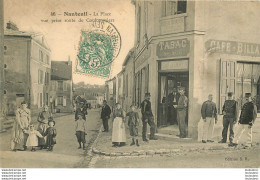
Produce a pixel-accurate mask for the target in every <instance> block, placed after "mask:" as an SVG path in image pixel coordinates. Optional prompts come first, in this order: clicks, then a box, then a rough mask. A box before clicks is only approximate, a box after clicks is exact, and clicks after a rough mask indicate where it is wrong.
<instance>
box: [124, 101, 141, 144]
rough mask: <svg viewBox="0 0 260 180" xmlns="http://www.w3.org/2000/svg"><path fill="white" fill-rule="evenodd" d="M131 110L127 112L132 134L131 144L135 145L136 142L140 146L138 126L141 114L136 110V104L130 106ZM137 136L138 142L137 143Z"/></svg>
mask: <svg viewBox="0 0 260 180" xmlns="http://www.w3.org/2000/svg"><path fill="white" fill-rule="evenodd" d="M130 108H131V110H130V112H128V113H127V114H126V117H128V126H129V130H130V136H132V143H131V144H130V146H133V145H135V144H136V146H139V143H138V126H139V115H138V113H137V112H136V111H135V106H134V105H131V106H130ZM135 138H136V143H135Z"/></svg>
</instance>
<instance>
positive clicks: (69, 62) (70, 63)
mask: <svg viewBox="0 0 260 180" xmlns="http://www.w3.org/2000/svg"><path fill="white" fill-rule="evenodd" d="M68 65H69V66H71V65H72V62H71V60H70V56H68Z"/></svg>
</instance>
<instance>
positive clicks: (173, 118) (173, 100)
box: [168, 88, 177, 124]
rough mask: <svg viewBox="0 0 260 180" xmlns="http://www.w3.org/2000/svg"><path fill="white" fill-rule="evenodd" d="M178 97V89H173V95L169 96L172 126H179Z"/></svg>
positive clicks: (169, 115) (169, 118)
mask: <svg viewBox="0 0 260 180" xmlns="http://www.w3.org/2000/svg"><path fill="white" fill-rule="evenodd" d="M176 95H177V94H176V88H173V91H172V93H170V94H169V95H168V122H170V124H177V111H176V106H177V99H176Z"/></svg>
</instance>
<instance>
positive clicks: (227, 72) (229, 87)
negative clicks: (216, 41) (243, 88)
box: [219, 60, 236, 112]
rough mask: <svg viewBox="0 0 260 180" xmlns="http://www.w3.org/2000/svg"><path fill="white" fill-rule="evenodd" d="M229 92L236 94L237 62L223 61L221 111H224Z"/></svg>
mask: <svg viewBox="0 0 260 180" xmlns="http://www.w3.org/2000/svg"><path fill="white" fill-rule="evenodd" d="M228 92H233V93H234V94H235V93H236V62H235V61H232V60H221V69H220V99H219V102H220V103H219V110H221V109H222V107H223V105H224V102H225V100H226V97H227V93H228ZM219 112H221V111H219Z"/></svg>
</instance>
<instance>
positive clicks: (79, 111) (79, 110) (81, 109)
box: [75, 102, 88, 121]
mask: <svg viewBox="0 0 260 180" xmlns="http://www.w3.org/2000/svg"><path fill="white" fill-rule="evenodd" d="M87 114H88V112H87V107H85V106H84V102H80V103H79V107H78V108H77V109H76V112H75V121H77V120H78V119H79V117H78V116H79V115H81V117H82V119H84V120H85V121H86V115H87Z"/></svg>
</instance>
